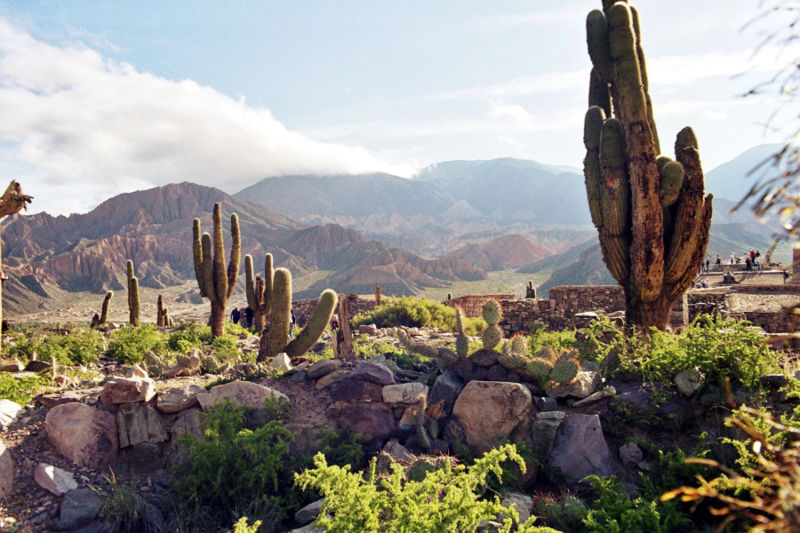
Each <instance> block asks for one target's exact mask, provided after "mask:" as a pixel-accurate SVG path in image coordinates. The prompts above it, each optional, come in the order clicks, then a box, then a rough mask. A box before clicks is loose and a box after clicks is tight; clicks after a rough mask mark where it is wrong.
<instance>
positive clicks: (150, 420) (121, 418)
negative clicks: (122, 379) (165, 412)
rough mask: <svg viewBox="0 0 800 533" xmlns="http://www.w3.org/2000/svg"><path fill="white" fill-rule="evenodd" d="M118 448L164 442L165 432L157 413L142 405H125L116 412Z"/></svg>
mask: <svg viewBox="0 0 800 533" xmlns="http://www.w3.org/2000/svg"><path fill="white" fill-rule="evenodd" d="M117 427H118V428H119V447H120V448H126V447H128V446H135V445H137V444H141V443H143V442H152V443H156V442H164V441H165V440H167V430H166V429H165V428H164V422H163V421H162V420H161V415H159V414H158V411H156V410H155V409H153V408H152V407H150V406H149V405H145V404H143V403H126V404H122V405H120V406H119V410H118V411H117Z"/></svg>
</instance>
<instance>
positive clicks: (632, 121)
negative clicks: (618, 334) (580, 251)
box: [584, 0, 711, 329]
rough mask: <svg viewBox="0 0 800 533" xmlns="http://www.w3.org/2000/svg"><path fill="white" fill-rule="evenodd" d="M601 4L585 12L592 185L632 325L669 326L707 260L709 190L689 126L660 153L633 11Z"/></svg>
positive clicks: (609, 262)
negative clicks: (668, 151) (669, 153)
mask: <svg viewBox="0 0 800 533" xmlns="http://www.w3.org/2000/svg"><path fill="white" fill-rule="evenodd" d="M603 6H604V8H605V11H600V10H593V11H592V12H590V13H589V15H588V17H587V20H586V32H587V42H588V45H589V56H590V57H591V59H592V64H593V65H594V68H593V69H592V72H591V77H590V82H589V106H590V107H589V110H588V111H587V113H586V119H585V124H584V144H585V146H586V158H585V159H584V175H585V178H586V192H587V196H588V198H589V208H590V211H591V215H592V221H593V222H594V225H595V226H596V227H597V230H598V233H599V237H600V245H601V249H602V253H603V260H604V261H605V263H606V266H607V267H608V269H609V271H610V272H611V275H612V276H614V279H616V280H617V281H618V282H619V284H620V285H622V287H623V288H624V289H625V299H626V311H627V314H626V318H627V321H628V324H629V325H635V326H639V327H643V328H646V327H650V326H655V327H657V328H660V329H663V328H665V327H666V325H667V322H668V320H669V313H670V307H671V306H672V303H673V302H674V301H675V300H677V299H679V298H680V296H681V295H682V294H683V292H684V291H685V290H686V289H687V288H688V287H689V286H691V284H692V281H693V280H694V277H695V276H696V275H697V272H698V271H699V269H700V264H701V263H702V260H703V256H704V254H705V250H706V245H707V244H708V229H709V225H710V223H711V195H708V196H706V197H705V198H703V188H704V186H703V171H702V169H701V167H700V156H699V154H698V150H697V140H696V139H695V136H694V132H693V131H692V129H691V128H689V127H686V128H684V129H683V130H681V131H680V132H679V133H678V136H677V139H676V141H675V161H672V160H671V159H669V158H668V157H666V156H662V155H660V153H661V149H660V146H659V140H658V133H657V132H656V125H655V121H654V119H653V106H652V103H651V101H650V95H649V93H648V81H647V70H646V68H645V60H644V52H643V50H642V44H641V32H640V28H639V18H638V15H637V12H636V10H635V9H634V8H633V7H631V6H629V5H628V4H627V3H626V1H625V0H621V1H618V2H616V3H613V5H612V1H609V0H603ZM612 108H613V116H612Z"/></svg>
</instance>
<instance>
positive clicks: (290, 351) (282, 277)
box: [258, 268, 338, 361]
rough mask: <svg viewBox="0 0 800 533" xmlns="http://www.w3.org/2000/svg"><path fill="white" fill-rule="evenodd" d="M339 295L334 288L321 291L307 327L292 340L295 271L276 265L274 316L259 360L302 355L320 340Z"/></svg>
mask: <svg viewBox="0 0 800 533" xmlns="http://www.w3.org/2000/svg"><path fill="white" fill-rule="evenodd" d="M337 302H338V296H337V295H336V292H335V291H333V290H331V289H325V290H324V291H322V294H320V295H319V300H318V301H317V308H316V309H315V310H314V314H313V315H311V319H310V320H309V321H308V323H307V324H306V326H305V327H304V328H303V330H302V331H301V332H300V333H299V334H298V335H297V337H296V338H294V339H293V340H291V341H290V340H289V323H290V313H291V311H292V273H291V272H289V270H288V269H286V268H277V269H275V272H274V276H273V287H272V297H271V317H270V327H269V330H268V331H266V330H265V331H264V333H263V335H262V338H261V349H260V350H259V354H258V360H259V361H263V360H265V359H267V358H268V357H271V356H275V355H277V354H279V353H281V352H285V353H286V355H288V356H289V357H299V356H301V355H303V354H304V353H306V352H307V351H308V350H310V349H311V347H312V346H314V344H315V343H316V342H317V341H318V340H319V338H320V337H321V336H322V333H323V332H324V331H325V328H326V327H328V324H329V323H330V321H331V317H332V316H333V311H334V309H336V304H337Z"/></svg>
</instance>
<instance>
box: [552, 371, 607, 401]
mask: <svg viewBox="0 0 800 533" xmlns="http://www.w3.org/2000/svg"><path fill="white" fill-rule="evenodd" d="M602 384H603V378H601V377H600V374H599V373H598V372H594V371H592V370H582V371H580V372H578V374H577V375H576V376H575V379H573V380H572V381H570V382H569V383H558V384H556V385H553V386H552V387H550V388H549V389H547V395H548V396H550V397H551V398H567V397H572V398H586V397H587V396H589V395H590V394H592V393H593V392H594V391H596V390H597V389H599V388H600V386H601V385H602Z"/></svg>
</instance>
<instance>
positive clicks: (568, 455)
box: [547, 413, 612, 487]
mask: <svg viewBox="0 0 800 533" xmlns="http://www.w3.org/2000/svg"><path fill="white" fill-rule="evenodd" d="M547 462H548V464H549V465H550V467H552V468H553V469H555V470H557V471H559V472H560V473H561V475H562V476H563V478H564V480H565V481H566V482H567V484H569V485H570V486H572V487H576V486H578V485H579V484H580V482H581V481H582V480H583V478H585V477H586V476H589V475H592V474H594V475H597V476H608V475H611V473H612V459H611V450H609V448H608V444H606V439H605V437H603V428H602V426H601V425H600V417H598V416H597V415H584V414H576V413H573V414H568V415H567V416H566V417H565V418H564V421H563V422H562V423H561V425H560V426H559V428H558V433H557V434H556V439H555V443H554V444H553V451H552V452H551V453H550V458H549V459H548V461H547Z"/></svg>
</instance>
